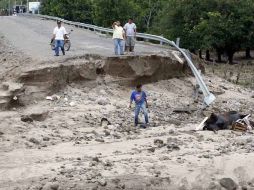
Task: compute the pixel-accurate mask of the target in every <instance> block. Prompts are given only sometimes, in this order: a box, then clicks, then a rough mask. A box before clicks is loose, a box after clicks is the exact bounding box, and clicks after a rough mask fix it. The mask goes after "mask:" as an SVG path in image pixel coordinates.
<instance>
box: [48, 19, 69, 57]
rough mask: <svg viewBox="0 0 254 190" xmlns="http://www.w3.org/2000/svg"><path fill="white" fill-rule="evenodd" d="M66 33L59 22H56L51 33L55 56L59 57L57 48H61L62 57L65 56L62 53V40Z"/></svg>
mask: <svg viewBox="0 0 254 190" xmlns="http://www.w3.org/2000/svg"><path fill="white" fill-rule="evenodd" d="M66 35H67V32H66V30H65V28H64V27H63V26H62V22H61V21H57V27H55V29H54V31H53V37H52V40H51V42H53V40H55V56H59V48H61V50H62V53H63V55H65V51H64V39H65V38H66Z"/></svg>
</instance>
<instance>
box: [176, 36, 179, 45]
mask: <svg viewBox="0 0 254 190" xmlns="http://www.w3.org/2000/svg"><path fill="white" fill-rule="evenodd" d="M176 45H177V46H178V47H180V38H176Z"/></svg>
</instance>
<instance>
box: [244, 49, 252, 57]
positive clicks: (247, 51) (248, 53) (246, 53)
mask: <svg viewBox="0 0 254 190" xmlns="http://www.w3.org/2000/svg"><path fill="white" fill-rule="evenodd" d="M245 58H246V59H250V58H251V55H250V47H247V48H246V50H245Z"/></svg>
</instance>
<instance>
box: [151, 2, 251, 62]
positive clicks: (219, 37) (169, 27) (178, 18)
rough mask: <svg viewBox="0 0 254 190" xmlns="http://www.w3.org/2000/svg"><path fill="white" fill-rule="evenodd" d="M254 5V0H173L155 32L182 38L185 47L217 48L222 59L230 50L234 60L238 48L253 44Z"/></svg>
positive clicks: (161, 13) (229, 54)
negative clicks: (222, 55)
mask: <svg viewBox="0 0 254 190" xmlns="http://www.w3.org/2000/svg"><path fill="white" fill-rule="evenodd" d="M253 5H254V2H253V1H252V0H245V1H239V0H181V1H178V0H170V1H169V2H167V3H165V6H164V8H163V10H162V11H161V12H160V14H159V15H158V17H157V21H158V22H157V26H155V30H154V32H155V33H157V34H163V35H165V36H166V37H167V38H170V39H175V38H176V37H181V46H182V47H185V48H188V49H193V50H197V49H200V48H202V49H206V50H210V49H213V50H215V51H216V52H217V54H218V60H219V61H221V54H222V53H226V54H227V55H228V60H229V62H230V63H232V62H233V56H234V53H235V52H236V51H238V50H240V49H242V48H246V47H248V46H250V45H251V43H250V41H251V40H250V39H253V35H251V34H250V33H251V31H253V30H252V29H253V21H254V17H253Z"/></svg>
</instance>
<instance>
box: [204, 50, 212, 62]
mask: <svg viewBox="0 0 254 190" xmlns="http://www.w3.org/2000/svg"><path fill="white" fill-rule="evenodd" d="M205 60H206V61H210V60H211V59H210V51H209V50H206V52H205Z"/></svg>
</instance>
